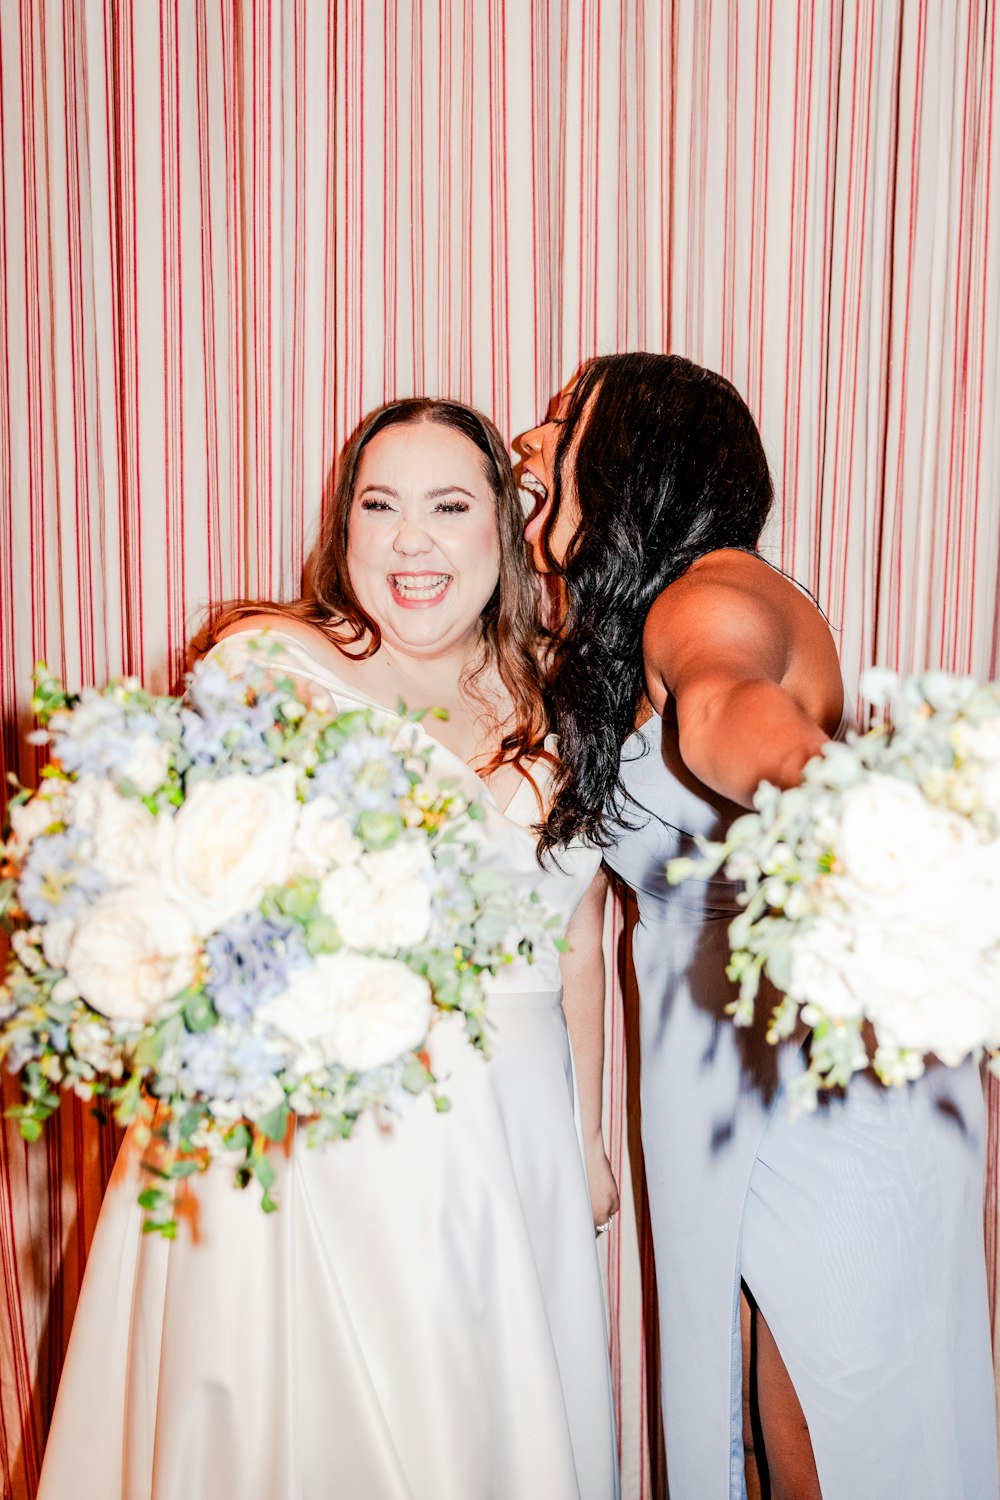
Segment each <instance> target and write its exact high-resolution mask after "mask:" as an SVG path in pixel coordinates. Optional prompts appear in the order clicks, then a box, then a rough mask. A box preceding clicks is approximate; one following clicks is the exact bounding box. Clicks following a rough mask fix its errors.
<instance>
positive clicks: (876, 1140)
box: [606, 716, 997, 1500]
mask: <svg viewBox="0 0 1000 1500" xmlns="http://www.w3.org/2000/svg"><path fill="white" fill-rule="evenodd" d="M676 743H677V741H676V731H675V730H671V729H670V728H669V727H668V726H666V725H665V724H664V722H663V721H662V720H661V719H660V718H659V717H658V716H654V717H653V718H652V719H650V720H649V721H648V723H647V724H645V725H644V726H643V728H642V729H641V730H639V731H638V732H637V734H636V735H635V736H633V738H632V739H631V740H630V741H629V742H628V744H627V746H626V748H625V752H624V756H623V766H622V776H623V780H624V783H625V786H626V788H627V791H628V794H629V799H630V800H629V802H628V803H627V804H626V805H625V806H624V808H623V810H622V811H623V812H624V816H625V818H626V819H627V821H629V822H632V823H634V824H636V825H637V826H636V827H633V828H627V827H625V826H623V822H622V819H621V816H620V815H618V816H616V817H615V819H614V820H613V822H612V823H611V824H610V831H611V834H612V837H613V840H614V844H613V847H612V848H610V849H609V850H608V851H607V856H606V857H607V861H608V863H609V865H610V866H611V867H612V868H613V869H614V870H616V871H617V872H618V873H619V874H620V875H621V876H622V877H623V878H624V880H625V881H626V882H627V883H628V884H629V885H630V886H631V887H632V889H633V890H634V891H635V892H636V895H637V898H638V905H639V923H638V926H637V928H636V932H635V937H634V959H635V970H636V976H637V979H638V985H639V993H640V1012H641V1022H640V1036H641V1048H642V1070H641V1107H642V1141H643V1151H644V1155H645V1166H646V1179H647V1184H648V1190H649V1202H650V1211H651V1216H652V1225H653V1240H654V1247H655V1254H656V1267H657V1283H658V1288H659V1303H660V1331H661V1346H662V1372H663V1389H662V1396H663V1410H664V1424H665V1430H666V1448H667V1469H668V1476H669V1486H670V1500H726V1497H728V1500H740V1497H743V1496H745V1494H746V1489H745V1483H744V1477H743V1445H742V1418H741V1380H740V1376H741V1352H740V1338H739V1294H740V1279H741V1277H742V1278H743V1279H744V1280H745V1281H746V1284H747V1286H748V1287H749V1288H750V1290H751V1291H752V1293H753V1295H754V1297H755V1298H756V1300H757V1303H758V1305H759V1306H760V1309H761V1312H762V1313H763V1315H764V1317H765V1318H766V1320H767V1322H768V1324H769V1326H770V1328H771V1330H772V1332H773V1333H774V1336H775V1339H776V1340H777V1343H778V1347H779V1349H780V1350H781V1353H782V1355H783V1357H784V1360H785V1364H786V1365H787V1367H788V1370H789V1373H790V1375H791V1378H792V1381H793V1383H794V1385H795V1388H796V1391H797V1393H798V1396H799V1399H800V1401H801V1403H802V1407H803V1410H804V1412H805V1416H806V1420H807V1422H808V1424H809V1431H810V1435H811V1438H812V1444H813V1449H814V1452H815V1456H816V1464H817V1468H818V1472H819V1479H820V1484H821V1487H822V1492H823V1496H824V1500H897V1497H898V1500H924V1497H926V1500H932V1497H933V1500H996V1496H997V1457H996V1453H997V1448H996V1416H995V1400H994V1387H993V1363H992V1353H991V1346H990V1335H989V1324H988V1313H987V1291H986V1266H985V1252H984V1240H983V1216H982V1215H983V1210H982V1203H983V1173H984V1144H985V1128H986V1127H985V1116H984V1108H983V1096H982V1088H981V1083H980V1078H979V1073H978V1070H977V1069H976V1068H975V1067H974V1066H972V1065H971V1064H970V1065H966V1066H964V1067H961V1068H957V1069H954V1070H952V1069H946V1068H943V1067H933V1068H931V1069H929V1070H928V1072H927V1073H926V1074H925V1076H924V1078H923V1079H921V1080H920V1081H919V1082H918V1083H916V1084H912V1085H909V1086H907V1087H906V1088H903V1089H894V1090H887V1089H883V1088H882V1087H881V1085H878V1084H874V1083H870V1082H869V1081H868V1080H867V1078H857V1079H855V1080H854V1081H853V1082H852V1084H851V1086H850V1089H849V1090H848V1091H847V1094H846V1097H843V1098H829V1099H826V1100H825V1101H824V1103H823V1105H822V1106H821V1108H820V1109H819V1110H818V1111H817V1113H816V1114H814V1115H808V1116H800V1117H799V1118H797V1119H792V1118H790V1116H789V1113H788V1108H787V1101H786V1098H785V1095H784V1092H783V1090H782V1087H781V1084H782V1080H784V1081H786V1082H787V1080H788V1079H789V1078H790V1077H791V1076H792V1074H793V1073H794V1072H796V1071H798V1070H800V1069H801V1068H802V1067H803V1062H802V1057H801V1052H800V1049H799V1048H798V1047H797V1046H796V1045H795V1044H794V1043H791V1044H788V1045H786V1046H785V1047H784V1048H782V1049H781V1050H780V1051H779V1050H777V1049H775V1048H773V1047H771V1046H769V1045H768V1044H767V1043H766V1041H765V1040H764V1038H763V1035H762V1033H761V1032H760V1031H758V1030H756V1029H750V1030H746V1031H744V1030H737V1029H736V1028H735V1027H734V1026H733V1024H732V1022H731V1021H730V1020H728V1019H727V1018H726V1017H725V1007H726V1005H727V1004H728V1003H729V1001H730V1000H731V999H732V998H733V996H734V991H733V988H732V986H731V985H730V983H729V981H728V980H727V979H726V977H725V973H724V970H725V965H726V962H727V958H728V948H727V942H726V928H727V925H728V923H729V921H730V920H731V918H732V916H733V913H734V911H735V910H736V903H735V892H734V888H733V886H732V885H731V884H730V883H729V882H728V881H726V880H725V879H724V878H721V877H719V878H716V879H713V880H710V881H707V882H700V881H694V880H692V881H688V882H685V883H684V884H682V885H680V886H678V887H674V888H671V887H669V886H668V885H667V883H666V880H665V877H664V866H665V865H666V863H667V861H668V860H669V859H671V858H673V857H674V856H675V855H679V854H685V853H690V852H692V835H693V834H695V833H701V834H704V835H706V836H708V837H709V838H718V837H721V835H722V834H723V832H724V830H725V829H726V827H727V826H728V824H729V822H730V821H731V820H732V818H733V817H734V816H735V815H736V814H737V813H738V812H740V811H741V809H739V808H736V807H735V806H734V805H733V804H731V803H727V802H725V801H724V800H723V799H721V798H719V797H717V796H716V795H715V794H714V793H712V792H710V791H709V790H708V789H707V788H706V787H704V786H703V785H701V783H699V782H697V781H695V780H694V778H692V777H691V775H690V773H689V772H687V770H686V769H685V768H684V767H683V765H682V764H681V762H680V760H679V757H678V755H677V750H676ZM769 1009H770V1006H769V1005H766V1004H765V1005H763V1006H760V1005H759V1006H758V1011H759V1012H760V1011H764V1010H769Z"/></svg>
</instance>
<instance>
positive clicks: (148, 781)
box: [120, 734, 170, 797]
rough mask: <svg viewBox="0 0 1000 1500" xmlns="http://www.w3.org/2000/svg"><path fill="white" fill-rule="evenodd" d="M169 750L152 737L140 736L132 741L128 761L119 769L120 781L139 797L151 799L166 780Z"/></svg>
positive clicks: (168, 767)
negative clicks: (131, 788)
mask: <svg viewBox="0 0 1000 1500" xmlns="http://www.w3.org/2000/svg"><path fill="white" fill-rule="evenodd" d="M169 770H170V749H169V747H168V746H167V745H165V744H164V743H163V741H162V740H155V739H153V737H152V735H148V734H143V735H140V736H139V738H138V739H137V740H135V741H134V743H133V746H132V749H131V751H130V752H129V757H128V760H127V761H126V762H125V764H124V766H122V768H121V773H120V774H121V779H122V780H123V781H129V782H131V783H132V785H133V786H134V787H135V789H136V791H137V792H138V793H139V795H140V797H151V796H152V795H153V793H154V792H156V791H159V789H160V787H161V786H162V785H163V783H164V782H165V781H166V779H167V772H168V771H169Z"/></svg>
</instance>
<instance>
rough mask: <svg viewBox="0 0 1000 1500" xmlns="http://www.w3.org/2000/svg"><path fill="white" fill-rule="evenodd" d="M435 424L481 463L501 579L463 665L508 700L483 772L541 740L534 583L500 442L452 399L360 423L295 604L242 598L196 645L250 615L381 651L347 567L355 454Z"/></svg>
mask: <svg viewBox="0 0 1000 1500" xmlns="http://www.w3.org/2000/svg"><path fill="white" fill-rule="evenodd" d="M417 422H435V423H437V424H438V425H439V426H441V427H451V428H453V429H454V430H455V431H456V432H460V433H461V434H462V436H463V437H465V438H468V440H469V442H470V443H473V444H474V445H475V446H476V447H477V448H478V449H479V451H480V453H481V454H482V456H483V469H484V472H485V475H486V479H487V482H488V483H489V486H490V489H491V490H492V492H493V496H494V498H495V500H496V508H497V532H498V537H499V543H500V576H499V579H498V580H497V586H496V588H495V589H494V590H493V593H492V594H491V596H490V598H489V599H488V600H487V602H486V606H485V608H484V609H483V612H482V615H481V616H480V646H481V649H480V651H479V653H478V655H477V657H476V658H475V660H474V661H473V663H472V665H471V666H470V668H469V670H468V672H467V674H466V678H465V681H464V682H463V687H464V688H466V689H467V690H469V691H470V692H471V693H472V694H473V695H475V696H477V697H480V701H481V702H483V703H484V706H485V700H484V699H482V697H481V695H479V694H478V693H477V692H476V680H477V678H479V676H480V675H481V674H482V673H483V672H484V671H485V670H486V669H487V668H491V667H492V668H493V669H495V671H496V672H497V674H498V675H499V677H500V680H501V681H502V682H503V684H504V687H505V688H506V689H507V691H508V693H509V694H510V697H511V701H512V703H513V706H514V725H513V728H512V729H511V732H510V733H509V734H507V735H505V736H504V737H503V739H502V740H501V742H500V746H499V748H498V750H497V753H496V755H495V756H494V757H493V759H492V761H491V762H490V765H489V766H488V767H486V768H485V769H486V770H487V771H489V770H491V769H495V768H496V766H498V765H501V764H503V763H504V762H505V761H519V760H520V759H521V758H522V757H523V756H526V755H533V754H537V753H538V751H539V749H540V747H541V745H542V742H543V740H544V734H545V718H544V709H543V703H542V683H541V671H540V668H539V664H538V650H537V647H538V624H537V615H538V604H537V586H536V582H535V577H534V574H533V572H532V569H531V566H530V564H529V562H528V558H527V554H526V551H525V545H524V513H523V511H522V509H521V502H520V499H519V498H518V492H517V485H516V483H515V480H514V474H513V470H512V468H511V462H510V458H509V456H508V453H507V449H506V448H505V446H504V443H503V439H502V438H501V436H500V434H499V432H498V431H497V429H496V428H495V427H494V425H493V423H492V422H491V421H490V420H489V418H487V417H484V416H483V415H482V413H480V412H477V411H474V410H473V409H472V407H469V406H464V405H463V404H462V403H461V402H458V401H443V400H435V399H431V398H430V397H425V396H414V397H410V398H408V399H406V400H402V401H390V402H389V403H388V405H386V406H382V407H379V409H378V410H377V411H374V412H372V413H371V414H370V415H369V416H367V417H366V418H365V419H364V421H363V422H362V423H361V425H360V427H358V429H357V430H356V432H355V433H354V435H353V437H352V438H351V440H350V442H349V443H348V444H347V446H346V448H345V449H344V452H343V454H342V456H341V459H340V462H339V463H338V465H337V467H336V470H335V475H334V482H333V487H332V493H331V495H330V497H329V500H328V502H327V504H326V506H325V508H324V513H323V520H322V523H321V527H320V533H319V537H318V539H317V542H316V545H315V547H314V548H313V550H312V553H311V555H310V559H309V562H308V563H307V565H306V588H305V592H304V593H303V595H302V597H301V598H299V599H294V600H291V601H290V602H288V603H285V604H279V603H275V602H274V601H273V600H261V599H240V600H236V601H231V602H230V603H228V604H225V605H221V606H219V607H218V608H216V609H214V610H212V611H211V613H210V615H209V619H208V622H207V624H206V626H205V627H204V628H203V629H202V630H201V631H200V632H199V634H198V635H197V636H196V638H195V641H194V651H195V653H196V654H200V653H202V652H204V651H206V650H208V648H209V647H210V646H211V645H212V644H213V643H214V641H216V640H217V639H218V638H219V636H220V635H221V633H222V632H223V630H225V629H226V628H227V627H228V626H230V625H233V624H235V623H236V622H237V621H238V620H240V619H243V618H245V617H246V616H248V615H252V614H274V615H279V616H280V615H285V616H289V615H291V616H293V617H295V618H296V619H300V620H305V621H306V622H307V623H308V624H310V625H313V626H315V627H316V629H317V630H320V631H322V632H323V634H324V635H325V636H326V637H327V638H328V640H330V641H331V643H332V644H333V645H335V646H336V647H337V648H338V650H340V651H342V652H344V654H345V655H350V656H355V657H359V658H365V657H368V656H373V655H374V654H375V652H376V651H377V650H378V649H379V647H380V645H381V644H382V632H381V631H380V630H379V627H378V622H377V621H375V620H373V619H372V618H371V616H370V615H369V614H367V613H366V611H365V610H364V609H363V608H362V607H361V603H360V601H359V599H358V597H357V594H356V593H355V591H354V587H353V585H352V583H351V576H350V571H349V569H348V566H347V535H348V530H349V527H350V513H351V503H352V501H353V499H354V489H355V484H356V482H357V475H358V468H359V466H360V463H361V455H362V454H363V453H364V451H365V449H366V448H367V446H368V444H369V443H370V442H371V441H372V439H373V438H375V437H377V436H378V434H379V433H380V432H384V431H385V430H386V428H388V427H398V426H405V425H408V424H414V423H417Z"/></svg>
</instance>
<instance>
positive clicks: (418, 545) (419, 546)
mask: <svg viewBox="0 0 1000 1500" xmlns="http://www.w3.org/2000/svg"><path fill="white" fill-rule="evenodd" d="M392 545H393V549H394V550H395V551H396V552H403V553H405V554H406V555H407V556H411V555H414V554H417V553H420V552H429V551H430V550H431V548H432V547H433V545H434V543H433V541H432V540H431V538H430V536H429V535H428V533H427V528H426V526H425V525H424V524H423V522H422V521H419V520H416V519H413V518H407V517H405V516H404V517H402V518H401V519H400V522H399V526H398V527H397V528H396V535H395V536H394V537H393V540H392Z"/></svg>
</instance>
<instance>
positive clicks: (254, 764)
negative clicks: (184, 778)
mask: <svg viewBox="0 0 1000 1500" xmlns="http://www.w3.org/2000/svg"><path fill="white" fill-rule="evenodd" d="M187 696H188V701H189V704H190V705H191V706H190V707H185V708H182V709H181V741H182V743H183V745H184V749H185V750H186V751H187V753H188V755H189V756H190V757H191V760H192V761H193V762H194V764H195V765H198V766H206V767H208V766H213V765H217V764H225V765H227V766H229V767H233V766H239V767H240V768H241V769H242V770H244V771H249V772H251V773H254V774H257V773H259V772H261V771H268V770H270V769H271V767H272V766H274V765H276V764H277V757H276V756H275V754H274V752H273V750H271V748H270V747H269V746H268V744H267V741H266V735H267V731H268V730H269V729H270V728H271V727H272V726H273V724H274V721H275V715H276V711H277V706H278V703H279V702H280V701H281V699H282V696H283V695H281V694H279V693H275V692H270V693H267V692H262V693H260V694H259V695H258V696H257V697H256V699H255V701H253V702H252V703H248V702H247V684H246V682H244V681H241V680H240V679H238V678H231V677H228V676H227V675H226V673H225V672H224V671H223V670H222V668H221V667H220V666H219V664H218V662H214V661H209V662H204V663H202V664H200V665H199V666H198V667H197V668H196V669H195V672H194V674H193V676H192V678H191V682H190V685H189V687H188V693H187Z"/></svg>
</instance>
